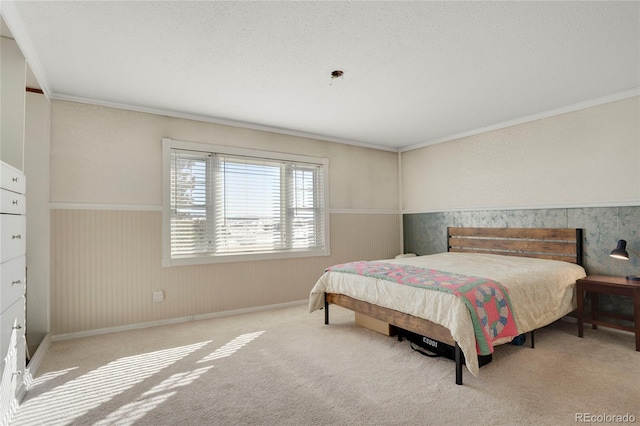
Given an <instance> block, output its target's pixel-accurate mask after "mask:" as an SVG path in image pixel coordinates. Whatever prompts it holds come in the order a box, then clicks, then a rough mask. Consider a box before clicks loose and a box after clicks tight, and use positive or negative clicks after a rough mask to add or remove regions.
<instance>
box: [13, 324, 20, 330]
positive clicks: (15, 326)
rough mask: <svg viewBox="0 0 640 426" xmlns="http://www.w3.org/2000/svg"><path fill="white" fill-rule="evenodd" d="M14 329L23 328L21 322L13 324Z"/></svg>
mask: <svg viewBox="0 0 640 426" xmlns="http://www.w3.org/2000/svg"><path fill="white" fill-rule="evenodd" d="M13 329H14V330H22V326H21V325H20V324H16V325H14V326H13Z"/></svg>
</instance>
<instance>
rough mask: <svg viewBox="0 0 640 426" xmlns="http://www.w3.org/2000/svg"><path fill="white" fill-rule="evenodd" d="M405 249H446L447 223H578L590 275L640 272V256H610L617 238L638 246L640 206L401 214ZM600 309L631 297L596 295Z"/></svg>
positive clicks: (622, 309) (626, 310) (623, 304)
mask: <svg viewBox="0 0 640 426" xmlns="http://www.w3.org/2000/svg"><path fill="white" fill-rule="evenodd" d="M403 223H404V251H405V253H416V254H418V255H425V254H434V253H440V252H444V251H447V227H448V226H467V227H492V228H564V227H567V228H583V229H584V267H585V269H586V270H587V273H588V274H591V275H596V274H599V275H617V276H626V275H629V274H638V275H640V259H639V258H638V257H636V256H634V255H633V254H632V253H630V255H631V259H630V260H629V261H628V262H626V261H623V260H617V259H613V258H611V257H609V253H610V252H611V250H613V249H614V248H615V247H616V243H617V241H618V240H619V239H624V240H627V245H628V247H632V248H634V249H636V250H640V207H587V208H557V209H531V210H485V211H452V212H438V213H417V214H405V215H404V216H403ZM600 303H601V309H603V310H608V311H613V312H618V313H622V314H627V315H631V314H632V313H633V306H632V304H631V300H630V299H628V298H625V297H615V296H611V297H606V296H605V295H602V296H601V297H600Z"/></svg>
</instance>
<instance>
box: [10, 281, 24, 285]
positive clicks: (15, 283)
mask: <svg viewBox="0 0 640 426" xmlns="http://www.w3.org/2000/svg"><path fill="white" fill-rule="evenodd" d="M17 284H22V280H16V281H11V285H17Z"/></svg>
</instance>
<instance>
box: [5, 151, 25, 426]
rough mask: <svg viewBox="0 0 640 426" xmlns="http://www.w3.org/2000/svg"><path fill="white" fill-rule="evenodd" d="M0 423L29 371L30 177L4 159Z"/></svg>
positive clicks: (12, 403) (9, 409) (8, 412)
mask: <svg viewBox="0 0 640 426" xmlns="http://www.w3.org/2000/svg"><path fill="white" fill-rule="evenodd" d="M0 169H1V172H2V173H1V176H0V213H1V214H0V350H1V352H0V356H1V358H2V365H1V367H0V368H1V370H0V371H1V372H2V376H1V377H2V382H1V385H0V410H1V412H0V424H6V422H7V421H8V419H9V417H10V416H11V414H12V412H13V411H14V410H15V407H16V405H17V403H18V402H17V401H18V400H17V399H16V396H17V394H18V393H19V392H22V391H23V390H22V387H23V376H24V372H25V364H26V354H25V346H26V342H25V290H26V262H25V259H26V258H25V252H26V235H25V231H26V199H25V195H24V194H25V189H26V181H25V176H24V174H23V173H22V172H20V171H19V170H17V169H15V168H14V167H12V166H9V165H7V164H5V163H2V162H0Z"/></svg>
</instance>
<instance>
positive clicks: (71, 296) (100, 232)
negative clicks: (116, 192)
mask: <svg viewBox="0 0 640 426" xmlns="http://www.w3.org/2000/svg"><path fill="white" fill-rule="evenodd" d="M161 221H162V214H161V212H158V211H118V210H73V209H52V210H51V333H52V335H53V336H54V337H55V336H57V335H64V334H71V333H79V332H86V331H91V330H99V329H105V328H106V329H108V328H116V327H123V326H128V325H135V324H143V323H148V322H159V321H163V320H171V319H176V318H188V317H190V316H196V315H206V314H211V313H217V312H225V311H233V310H239V309H245V308H254V307H260V306H267V305H275V304H281V303H287V302H294V301H300V300H304V299H307V298H308V296H309V291H310V290H311V288H312V287H313V285H314V284H315V282H316V280H317V279H318V277H319V276H320V275H321V274H322V272H323V270H324V269H325V268H326V267H328V266H330V265H332V264H336V263H343V262H349V261H353V260H373V259H383V258H391V257H394V256H395V255H397V254H398V253H399V252H400V221H399V217H398V215H397V214H387V213H384V214H350V213H340V214H335V213H334V214H332V215H331V256H328V257H310V258H298V259H283V260H270V261H259V262H234V263H225V264H210V265H196V266H178V267H170V268H163V267H162V266H161V258H162V247H161V234H162V233H161ZM155 290H162V291H163V292H164V301H163V302H154V301H153V297H152V294H153V292H154V291H155Z"/></svg>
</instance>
